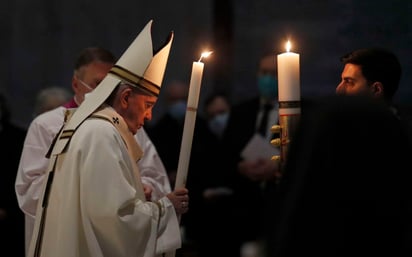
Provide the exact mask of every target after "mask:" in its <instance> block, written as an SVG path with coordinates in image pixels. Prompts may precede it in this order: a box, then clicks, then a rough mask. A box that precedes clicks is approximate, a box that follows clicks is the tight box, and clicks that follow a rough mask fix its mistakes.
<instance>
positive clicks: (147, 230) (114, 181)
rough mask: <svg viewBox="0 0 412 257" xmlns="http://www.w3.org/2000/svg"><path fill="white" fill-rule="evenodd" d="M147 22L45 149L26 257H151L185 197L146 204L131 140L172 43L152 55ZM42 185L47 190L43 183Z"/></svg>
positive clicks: (183, 208)
mask: <svg viewBox="0 0 412 257" xmlns="http://www.w3.org/2000/svg"><path fill="white" fill-rule="evenodd" d="M151 24H152V21H150V22H149V23H148V24H147V25H146V27H145V28H144V29H143V31H142V32H141V33H140V34H139V35H138V36H137V38H136V39H135V40H134V41H133V43H132V45H131V46H130V47H129V48H128V49H127V50H126V52H125V53H124V54H123V55H122V57H121V58H120V59H119V61H118V62H117V63H116V65H115V66H114V67H113V68H111V69H110V72H109V73H108V75H107V76H106V77H105V78H104V79H103V81H102V82H101V83H100V84H99V86H98V87H97V88H96V89H95V90H94V91H93V92H92V93H90V95H89V96H88V97H86V99H85V100H84V102H83V103H82V104H81V105H80V106H79V107H78V108H77V110H76V111H75V112H74V113H73V115H72V116H71V117H70V118H69V119H68V120H67V122H66V123H65V125H64V127H63V129H62V130H61V132H59V135H58V137H57V140H56V141H55V143H54V144H53V147H52V148H51V149H52V151H51V155H50V158H51V159H50V163H49V168H48V173H47V176H46V178H45V182H44V187H43V191H42V193H41V196H40V198H39V202H38V206H37V212H36V222H35V228H34V232H33V237H32V241H31V244H30V249H29V253H28V256H156V255H157V254H161V253H164V252H167V251H174V250H176V249H177V248H179V247H180V246H181V241H180V233H177V234H176V235H175V236H176V238H178V239H179V240H178V242H168V243H166V242H164V241H162V240H160V239H161V236H162V235H163V234H164V232H165V231H166V230H167V229H166V228H169V227H173V228H174V230H175V231H179V230H178V226H179V224H178V219H177V215H176V214H183V213H186V212H187V210H188V200H189V197H188V190H187V189H186V188H179V189H175V190H174V191H173V192H171V193H168V194H167V195H166V196H164V197H162V198H160V199H158V200H156V201H147V200H146V197H145V193H144V188H143V184H142V180H141V177H140V176H141V174H140V171H139V168H138V166H137V165H136V161H137V160H138V159H140V158H142V155H143V152H142V150H141V148H140V146H139V145H138V144H137V143H136V140H135V138H134V137H133V135H134V134H136V133H137V132H138V130H139V129H141V128H142V126H143V124H144V121H145V120H150V119H151V115H152V108H153V105H154V104H155V103H156V101H157V98H158V95H159V93H160V87H161V82H162V80H163V75H164V71H165V68H166V63H167V59H168V55H169V51H170V47H171V43H172V40H173V33H171V34H170V37H169V38H168V41H167V42H166V44H165V46H164V47H163V48H161V49H160V50H159V51H158V52H156V53H155V54H153V49H152V41H151V34H150V29H151ZM46 182H47V183H46Z"/></svg>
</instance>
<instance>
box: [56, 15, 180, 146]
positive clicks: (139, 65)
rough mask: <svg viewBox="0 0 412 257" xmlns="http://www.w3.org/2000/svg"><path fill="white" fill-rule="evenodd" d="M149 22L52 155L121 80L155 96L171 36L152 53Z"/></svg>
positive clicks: (67, 128) (67, 127)
mask: <svg viewBox="0 0 412 257" xmlns="http://www.w3.org/2000/svg"><path fill="white" fill-rule="evenodd" d="M152 23H153V20H150V21H149V22H148V23H147V25H146V26H145V27H144V29H143V30H142V31H141V32H140V33H139V35H137V37H136V39H135V40H134V41H133V42H132V44H131V45H130V46H129V48H128V49H127V50H126V51H125V52H124V53H123V55H122V56H121V57H120V59H119V60H118V61H117V62H116V64H115V65H114V66H113V68H112V69H111V70H110V71H109V73H108V74H107V75H106V77H105V78H104V79H103V80H102V81H101V82H100V84H99V85H98V86H97V87H96V89H94V90H93V91H92V93H90V94H89V95H88V96H87V97H86V98H85V100H84V101H83V103H82V104H81V105H80V106H79V107H78V109H77V110H76V112H75V113H74V114H73V116H72V117H71V118H70V120H69V121H68V122H67V124H66V125H65V127H64V129H63V131H62V133H61V135H60V136H59V140H58V142H56V145H55V147H54V149H53V152H52V154H59V153H61V152H62V151H63V150H64V149H65V146H66V145H67V142H68V140H69V138H70V137H71V135H72V134H73V133H74V131H75V130H76V128H77V127H78V126H79V125H80V124H81V123H82V122H83V121H84V120H85V119H86V118H87V117H89V116H90V115H91V114H92V113H93V112H94V111H95V110H96V109H97V108H99V106H101V105H102V104H103V103H104V102H105V101H106V99H107V98H108V97H109V96H110V94H111V93H112V92H113V91H114V89H115V88H116V87H117V85H118V84H119V83H120V82H121V81H123V82H126V83H127V84H131V85H133V86H136V87H139V88H140V89H143V90H144V91H146V92H147V93H148V94H151V95H154V96H158V95H159V92H160V88H161V85H162V81H163V76H164V72H165V70H166V64H167V60H168V57H169V52H170V48H171V45H172V42H173V35H174V34H173V32H170V34H169V37H168V38H167V40H166V43H165V45H164V46H163V47H161V48H160V49H159V50H158V51H157V52H156V53H154V50H153V44H152V37H151V27H152ZM65 138H67V140H65Z"/></svg>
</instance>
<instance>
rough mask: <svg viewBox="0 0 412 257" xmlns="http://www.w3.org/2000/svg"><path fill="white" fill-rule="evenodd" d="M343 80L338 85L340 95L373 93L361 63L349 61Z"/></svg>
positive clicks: (337, 92)
mask: <svg viewBox="0 0 412 257" xmlns="http://www.w3.org/2000/svg"><path fill="white" fill-rule="evenodd" d="M341 77H342V80H341V82H340V83H339V85H338V86H337V87H336V94H338V95H371V87H370V85H369V84H368V81H367V80H366V78H365V77H364V76H363V74H362V70H361V67H360V66H359V65H355V64H351V63H348V64H346V65H345V67H344V69H343V71H342V75H341Z"/></svg>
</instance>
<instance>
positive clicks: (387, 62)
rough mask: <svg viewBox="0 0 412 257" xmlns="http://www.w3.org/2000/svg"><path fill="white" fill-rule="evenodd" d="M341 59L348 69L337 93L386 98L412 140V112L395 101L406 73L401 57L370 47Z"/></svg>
mask: <svg viewBox="0 0 412 257" xmlns="http://www.w3.org/2000/svg"><path fill="white" fill-rule="evenodd" d="M341 61H342V63H343V64H344V68H343V71H342V75H341V78H342V79H341V82H340V83H339V85H338V86H337V87H336V94H338V95H365V96H369V97H372V98H376V99H378V100H379V101H382V102H383V103H385V104H386V105H387V106H388V107H389V108H390V109H391V110H392V111H393V112H394V113H395V114H396V115H397V116H398V117H399V119H400V120H401V121H402V123H403V124H404V127H405V129H407V130H408V134H409V137H410V138H411V139H412V116H411V113H408V112H407V111H406V110H405V111H404V110H403V109H401V108H399V106H398V105H397V104H396V103H395V102H394V96H395V94H396V92H397V91H398V88H399V82H400V80H401V75H402V67H401V64H400V62H399V59H398V57H397V56H396V55H395V54H394V53H393V52H392V51H390V50H388V49H385V48H373V47H370V48H361V49H356V50H354V51H352V52H350V53H348V54H345V55H344V56H343V57H342V58H341ZM409 112H410V111H409ZM411 142H412V140H411Z"/></svg>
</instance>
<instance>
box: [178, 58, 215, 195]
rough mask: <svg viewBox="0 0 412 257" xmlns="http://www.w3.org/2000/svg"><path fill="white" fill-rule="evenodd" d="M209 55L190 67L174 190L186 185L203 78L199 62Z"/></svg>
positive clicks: (201, 64)
mask: <svg viewBox="0 0 412 257" xmlns="http://www.w3.org/2000/svg"><path fill="white" fill-rule="evenodd" d="M211 53H212V52H207V53H202V55H201V57H200V59H199V61H197V62H193V65H192V75H191V78H190V87H189V96H188V99H187V109H186V116H185V123H184V127H183V137H182V144H181V146H180V155H179V163H178V166H177V174H176V182H175V188H181V187H184V186H185V185H186V178H187V172H188V168H189V160H190V152H191V149H192V140H193V132H194V129H195V122H196V113H197V106H198V103H199V95H200V85H201V82H202V76H203V67H204V63H203V62H201V60H202V58H203V57H207V56H209V55H210V54H211Z"/></svg>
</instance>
